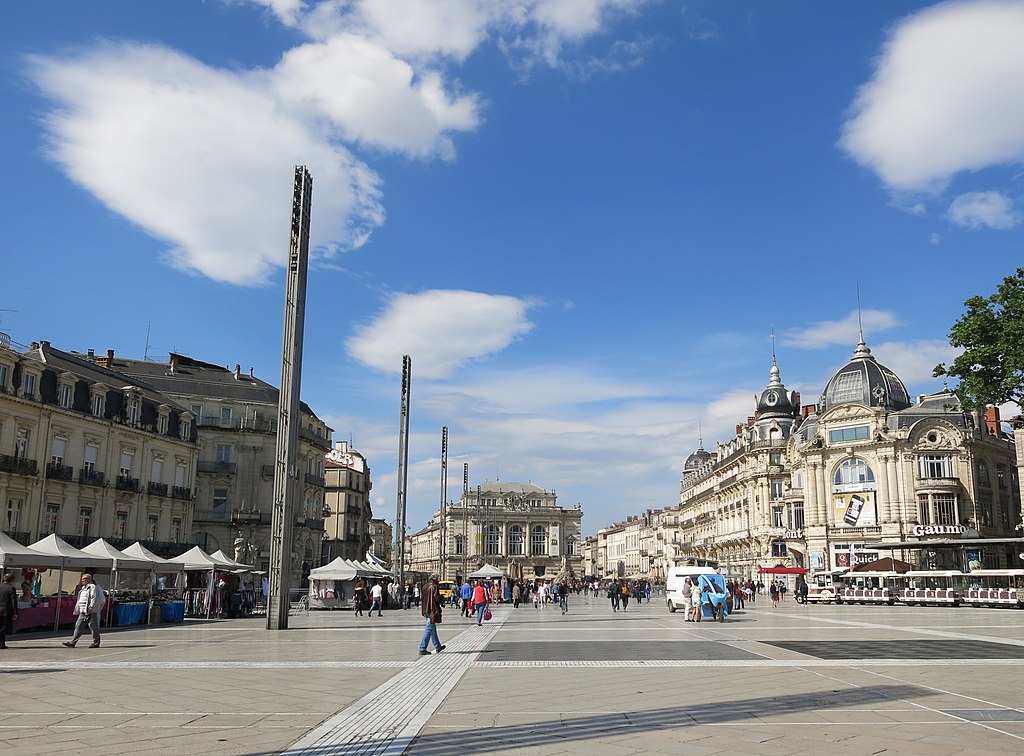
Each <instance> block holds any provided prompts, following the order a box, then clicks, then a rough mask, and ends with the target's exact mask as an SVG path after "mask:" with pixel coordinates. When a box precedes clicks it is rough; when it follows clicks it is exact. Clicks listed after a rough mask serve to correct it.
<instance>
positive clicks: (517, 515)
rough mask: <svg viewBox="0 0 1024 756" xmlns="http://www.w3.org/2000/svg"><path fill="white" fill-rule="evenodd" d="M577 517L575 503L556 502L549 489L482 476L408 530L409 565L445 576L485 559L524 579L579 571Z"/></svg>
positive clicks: (580, 513)
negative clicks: (424, 522) (567, 505)
mask: <svg viewBox="0 0 1024 756" xmlns="http://www.w3.org/2000/svg"><path fill="white" fill-rule="evenodd" d="M582 520H583V510H582V509H581V508H580V506H579V505H577V506H575V507H572V508H570V509H565V508H563V507H560V506H558V503H557V495H556V494H555V492H554V491H548V490H545V489H543V488H540V487H539V486H535V485H534V484H532V483H505V482H501V481H487V482H484V483H481V484H480V485H479V486H477V487H476V488H475V489H470V490H469V491H467V492H465V493H463V495H462V497H461V499H460V500H459V501H458V502H452V503H451V504H449V505H448V506H447V507H445V512H444V514H443V515H442V513H441V512H437V513H435V515H434V517H433V518H431V520H430V522H429V523H428V524H427V525H426V527H424V528H423V529H422V530H420V531H419V532H417V533H415V534H414V535H413V536H411V538H410V540H411V542H412V558H411V561H410V564H409V569H410V570H411V571H414V572H431V571H435V570H436V571H438V572H439V574H440V575H441V577H442V579H448V580H451V579H455V578H456V577H462V576H464V575H467V574H469V573H470V572H473V571H474V570H475V569H476V568H477V567H478V566H480V565H481V564H483V563H485V562H486V563H490V564H492V565H494V566H495V567H498V568H500V569H502V570H504V571H506V573H507V574H512V575H517V576H519V575H521V576H522V577H523V578H525V579H532V578H534V577H548V578H551V577H554V576H555V575H557V574H559V573H560V572H563V571H565V572H571V573H573V574H574V575H577V576H580V577H582V576H583V572H582V568H583V558H582V556H581V549H580V538H581V536H580V530H581V525H582ZM442 524H443V525H444V528H442ZM442 530H443V531H444V533H443V539H442ZM442 543H443V547H442Z"/></svg>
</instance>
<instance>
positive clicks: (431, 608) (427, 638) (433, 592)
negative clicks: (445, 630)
mask: <svg viewBox="0 0 1024 756" xmlns="http://www.w3.org/2000/svg"><path fill="white" fill-rule="evenodd" d="M438 580H440V577H439V576H438V575H437V573H433V574H431V576H430V577H428V578H427V582H426V584H425V585H424V586H423V590H422V591H421V592H420V596H419V598H420V611H421V612H422V614H423V619H424V620H425V623H424V625H423V637H422V638H421V639H420V656H430V652H429V651H428V650H427V645H428V644H430V643H431V642H432V643H433V644H434V653H435V654H436V653H440V652H441V651H444V649H445V647H444V645H443V644H442V643H441V640H440V639H439V638H438V637H437V626H438V625H440V624H441V603H442V601H441V592H440V591H438V589H437V581H438Z"/></svg>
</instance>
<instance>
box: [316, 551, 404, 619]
mask: <svg viewBox="0 0 1024 756" xmlns="http://www.w3.org/2000/svg"><path fill="white" fill-rule="evenodd" d="M390 577H391V573H390V572H388V571H387V570H385V569H383V568H382V567H380V566H379V565H376V564H371V563H369V562H355V561H352V560H350V559H342V558H341V557H338V558H337V559H335V560H334V561H333V562H329V563H328V564H325V565H323V566H322V567H317V568H316V569H314V570H310V572H309V608H310V609H351V608H352V607H353V606H354V605H353V603H352V598H353V594H354V593H355V587H356V582H357V581H358V580H364V581H366V582H368V583H369V582H371V581H373V580H387V579H389V578H390ZM367 590H369V586H367Z"/></svg>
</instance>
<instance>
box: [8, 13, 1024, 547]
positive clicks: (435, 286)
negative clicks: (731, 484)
mask: <svg viewBox="0 0 1024 756" xmlns="http://www.w3.org/2000/svg"><path fill="white" fill-rule="evenodd" d="M1022 38H1024V4H1022V3H1020V2H991V1H985V0H979V1H978V2H972V3H939V4H934V3H916V2H903V3H860V2H836V3H814V2H809V1H808V2H774V3H764V2H742V1H737V2H728V3H726V2H713V1H711V0H705V1H698V2H679V1H678V0H461V1H460V2H455V1H454V0H374V1H373V2H369V1H365V2H364V1H363V0H353V1H350V2H342V1H340V0H338V1H336V2H330V1H328V2H320V3H315V2H300V0H206V1H205V2H192V1H190V0H179V1H178V2H174V3H138V2H134V1H132V0H124V1H123V2H114V1H113V0H96V1H95V2H88V3H5V4H3V6H2V7H0V106H2V113H3V118H2V121H0V130H2V131H0V136H2V140H0V151H2V152H0V154H2V162H3V165H4V168H5V170H4V171H3V172H2V174H0V181H2V182H3V197H4V198H5V199H4V202H3V203H2V205H0V221H2V227H3V236H2V239H3V241H2V243H3V246H4V255H3V257H4V266H3V267H4V276H3V279H2V280H3V286H2V289H0V292H2V296H0V308H2V309H3V310H5V311H2V312H0V317H2V323H0V328H2V329H3V330H4V331H6V332H7V333H9V334H10V335H11V336H12V338H13V339H14V340H15V341H16V342H20V343H22V344H27V343H29V342H31V341H38V340H42V339H46V340H49V341H50V342H52V343H53V345H54V346H56V347H58V348H61V349H67V350H77V351H82V352H84V351H85V350H87V349H88V348H94V349H96V350H97V351H98V352H103V351H105V350H107V349H114V350H115V351H116V352H117V354H119V355H122V356H125V357H133V358H141V357H143V356H144V355H145V354H148V356H149V357H151V358H159V359H166V353H167V352H168V351H178V352H181V353H183V354H187V355H189V356H192V357H195V358H197V359H202V360H206V361H209V362H215V363H220V364H224V365H226V366H231V367H233V366H234V365H235V364H236V363H238V364H241V366H242V368H243V370H248V369H249V368H250V367H252V368H254V370H255V372H256V374H257V375H258V376H260V377H262V378H264V379H265V380H268V381H270V382H272V383H275V384H276V383H278V382H279V376H280V344H281V324H282V315H283V282H284V276H283V269H282V264H283V261H284V258H285V254H286V251H287V220H288V213H289V204H290V191H291V173H292V168H293V166H294V165H295V164H304V165H306V166H308V168H309V170H310V172H311V174H312V176H313V180H314V191H313V213H312V229H311V231H312V237H313V239H312V241H313V245H314V247H315V249H314V255H313V262H312V265H311V270H310V281H309V290H308V302H307V312H306V338H305V361H304V366H303V376H302V394H303V398H304V399H305V400H306V401H307V402H309V404H310V405H311V406H312V407H313V408H314V410H315V411H316V412H317V414H318V415H320V416H321V417H323V418H324V419H325V420H326V421H327V422H328V423H329V424H330V425H331V426H332V427H333V428H334V429H335V437H336V439H351V440H352V441H353V442H354V444H355V446H356V448H357V449H359V450H360V451H361V452H362V453H364V454H365V455H366V456H367V458H368V460H369V463H370V465H371V468H372V471H373V477H374V491H373V504H374V510H375V514H378V515H380V516H383V517H385V518H386V519H388V520H391V519H393V518H394V511H395V502H396V482H395V474H396V468H397V459H398V428H399V418H398V412H399V386H400V372H401V364H402V355H403V354H409V355H411V356H412V361H413V393H412V421H411V434H410V484H409V523H410V527H412V528H418V527H420V526H421V525H423V524H424V523H425V522H426V520H427V519H428V518H429V516H430V514H431V513H432V512H433V511H434V510H435V509H436V508H437V506H438V505H439V502H440V487H439V478H440V467H439V454H440V437H441V428H442V426H447V427H448V428H449V437H450V440H449V461H448V469H449V474H450V481H449V484H448V490H449V494H450V496H451V497H452V498H456V497H457V496H458V492H459V491H460V490H461V487H462V466H463V463H468V464H469V470H470V482H471V484H473V485H475V484H476V483H478V482H481V481H483V480H493V479H494V478H495V477H498V478H500V479H501V480H505V481H521V480H529V481H532V482H534V483H536V484H537V485H540V486H543V487H545V488H549V489H555V490H557V492H558V494H559V500H560V503H562V504H563V505H566V506H573V505H575V504H576V503H577V502H579V503H580V504H581V505H582V506H583V509H584V514H585V516H584V531H585V532H586V533H588V534H589V533H593V532H595V531H596V530H597V528H599V527H601V526H603V525H605V524H607V523H609V522H611V521H613V520H616V519H622V518H624V517H625V515H627V514H632V513H637V512H640V511H642V510H644V509H646V508H659V507H666V506H672V505H673V504H675V503H677V501H678V488H679V478H680V472H681V468H682V463H683V460H684V459H685V457H686V456H687V455H688V454H689V453H690V452H691V451H692V450H693V449H694V448H695V447H696V445H697V442H698V437H699V435H700V434H701V433H702V434H703V439H704V446H705V447H706V448H709V449H713V448H714V446H715V443H716V441H718V440H727V439H728V438H729V437H731V435H732V434H733V432H734V427H735V425H736V423H738V422H742V421H743V420H744V419H745V418H746V417H747V415H749V414H752V412H753V408H754V403H753V395H754V393H755V392H759V391H760V390H761V389H762V388H763V387H764V385H765V384H766V383H767V381H768V378H769V369H770V366H771V358H772V341H771V339H770V336H769V334H770V333H771V332H772V330H773V329H774V332H775V333H776V340H775V349H776V352H777V355H778V362H779V367H780V369H781V371H782V380H783V381H784V382H785V384H786V385H787V387H788V388H790V389H796V390H799V391H800V392H801V393H802V396H803V398H804V401H805V402H811V401H814V400H815V399H816V397H817V396H818V394H819V393H820V392H821V389H822V387H823V386H824V384H825V382H826V381H827V380H828V378H829V376H830V375H831V374H832V373H833V372H834V371H835V370H836V369H838V368H839V367H841V366H842V365H843V364H844V363H845V361H846V360H847V359H848V357H849V355H850V354H851V353H852V351H853V348H854V346H855V344H856V341H857V291H858V287H859V291H860V301H861V307H862V319H863V325H864V332H865V337H866V339H867V342H868V345H869V346H870V347H871V348H872V350H873V352H874V354H875V355H876V356H877V357H878V359H879V360H880V361H881V362H883V363H884V364H886V365H888V366H889V367H890V368H892V369H893V370H895V371H896V372H897V374H898V375H900V376H901V377H902V378H903V380H904V382H905V383H906V384H907V388H908V390H909V391H910V392H911V394H912V395H916V394H919V393H924V392H928V391H934V390H937V389H939V388H941V382H937V381H935V380H934V379H932V378H931V368H932V367H933V366H934V365H935V364H936V363H937V362H939V361H943V360H948V359H949V358H950V356H951V353H950V349H949V346H948V343H947V341H946V334H947V333H948V331H949V327H950V325H951V324H952V323H953V322H954V321H955V319H956V318H957V317H958V316H959V315H960V314H961V313H962V311H963V301H964V300H965V299H966V298H967V297H969V296H971V295H974V294H988V293H990V292H991V291H993V290H994V289H995V286H996V284H997V283H998V282H999V281H1000V280H1001V279H1002V278H1003V277H1004V276H1007V275H1010V274H1011V273H1013V271H1014V270H1015V268H1016V267H1017V266H1018V265H1020V264H1021V259H1022V255H1021V240H1022V233H1021V227H1022V226H1021V223H1022V219H1024V215H1022V207H1024V204H1022V173H1021V163H1022V157H1024V46H1021V45H1020V44H1019V40H1020V39H1022ZM147 331H149V334H150V335H149V342H148V351H147ZM699 428H700V430H698V429H699Z"/></svg>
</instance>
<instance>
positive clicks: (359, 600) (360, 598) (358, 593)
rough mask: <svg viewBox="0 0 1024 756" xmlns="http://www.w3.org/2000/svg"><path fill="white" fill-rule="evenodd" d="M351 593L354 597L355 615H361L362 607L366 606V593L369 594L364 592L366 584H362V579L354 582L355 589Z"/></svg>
mask: <svg viewBox="0 0 1024 756" xmlns="http://www.w3.org/2000/svg"><path fill="white" fill-rule="evenodd" d="M352 595H353V597H354V598H355V602H356V616H357V617H362V616H363V609H364V608H365V606H366V600H367V598H368V595H369V594H367V592H366V586H365V585H363V581H362V580H360V581H359V582H357V583H356V590H355V592H354V593H353V594H352Z"/></svg>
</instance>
